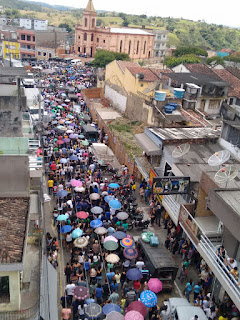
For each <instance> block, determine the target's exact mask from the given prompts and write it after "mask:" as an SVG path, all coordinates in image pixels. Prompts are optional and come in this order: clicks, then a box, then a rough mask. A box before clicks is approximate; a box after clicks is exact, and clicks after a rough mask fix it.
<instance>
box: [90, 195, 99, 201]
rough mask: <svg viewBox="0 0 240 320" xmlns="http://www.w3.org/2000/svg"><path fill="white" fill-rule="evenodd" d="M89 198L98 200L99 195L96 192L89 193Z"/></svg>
mask: <svg viewBox="0 0 240 320" xmlns="http://www.w3.org/2000/svg"><path fill="white" fill-rule="evenodd" d="M89 198H90V199H91V200H98V199H100V195H99V194H98V193H91V194H90V196H89Z"/></svg>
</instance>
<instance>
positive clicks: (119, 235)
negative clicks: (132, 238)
mask: <svg viewBox="0 0 240 320" xmlns="http://www.w3.org/2000/svg"><path fill="white" fill-rule="evenodd" d="M112 235H113V236H114V237H115V238H116V239H118V240H121V239H124V238H126V233H125V232H123V231H116V232H114V233H113V234H112Z"/></svg>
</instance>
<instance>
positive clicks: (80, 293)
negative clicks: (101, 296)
mask: <svg viewBox="0 0 240 320" xmlns="http://www.w3.org/2000/svg"><path fill="white" fill-rule="evenodd" d="M88 295H89V292H88V289H87V288H86V287H83V286H77V287H76V288H74V290H73V296H74V298H75V299H78V300H85V299H86V298H87V297H88Z"/></svg>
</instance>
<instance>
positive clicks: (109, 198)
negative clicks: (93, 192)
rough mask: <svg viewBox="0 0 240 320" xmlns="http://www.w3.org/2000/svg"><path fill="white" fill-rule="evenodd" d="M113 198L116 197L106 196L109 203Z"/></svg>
mask: <svg viewBox="0 0 240 320" xmlns="http://www.w3.org/2000/svg"><path fill="white" fill-rule="evenodd" d="M113 199H115V197H114V196H105V197H104V200H105V201H106V202H107V203H109V202H110V201H111V200H113Z"/></svg>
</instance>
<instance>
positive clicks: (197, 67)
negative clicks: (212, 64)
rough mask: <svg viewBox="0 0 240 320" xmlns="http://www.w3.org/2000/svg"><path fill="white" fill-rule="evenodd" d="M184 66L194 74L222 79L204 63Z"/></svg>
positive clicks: (185, 64)
mask: <svg viewBox="0 0 240 320" xmlns="http://www.w3.org/2000/svg"><path fill="white" fill-rule="evenodd" d="M184 66H185V67H186V68H187V69H188V70H189V71H190V72H193V73H201V74H205V75H208V76H210V77H213V78H216V79H220V78H219V77H218V76H217V75H216V74H215V73H214V72H213V70H212V69H210V68H209V67H208V66H206V65H205V64H203V63H184Z"/></svg>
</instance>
